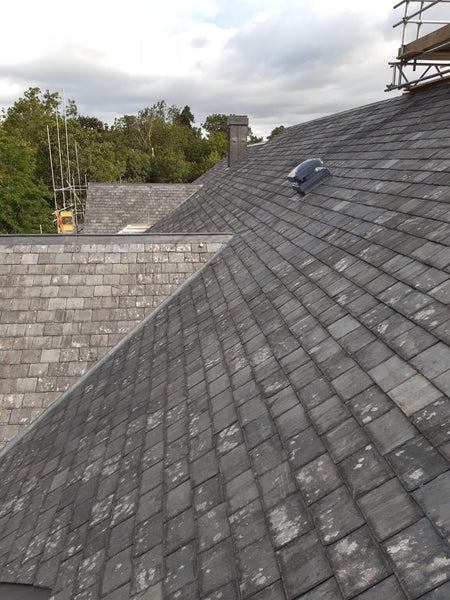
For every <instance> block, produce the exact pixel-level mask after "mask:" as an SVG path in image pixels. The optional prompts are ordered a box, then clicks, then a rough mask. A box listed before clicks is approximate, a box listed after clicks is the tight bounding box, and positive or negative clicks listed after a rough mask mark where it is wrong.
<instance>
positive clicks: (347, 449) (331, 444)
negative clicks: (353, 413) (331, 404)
mask: <svg viewBox="0 0 450 600" xmlns="http://www.w3.org/2000/svg"><path fill="white" fill-rule="evenodd" d="M323 439H324V441H325V443H326V445H327V448H328V451H329V452H330V454H331V457H332V459H333V460H334V462H335V463H339V462H341V460H343V459H344V458H347V457H348V456H350V455H351V454H353V453H354V452H356V450H359V449H360V448H362V447H363V446H367V444H368V443H369V441H370V440H369V438H368V437H367V435H366V433H365V432H364V430H363V429H362V428H361V427H360V426H359V425H358V423H357V422H356V420H355V419H353V418H349V419H347V420H346V421H344V422H343V423H341V424H340V425H338V426H337V427H335V428H334V429H332V430H331V431H328V433H326V434H325V435H324V436H323Z"/></svg>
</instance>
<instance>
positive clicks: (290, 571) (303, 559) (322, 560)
mask: <svg viewBox="0 0 450 600" xmlns="http://www.w3.org/2000/svg"><path fill="white" fill-rule="evenodd" d="M278 559H279V561H280V565H281V574H282V576H283V581H284V585H285V588H286V593H287V598H288V599H289V600H293V599H294V598H297V597H298V596H300V595H301V594H304V593H305V592H308V591H309V590H311V589H312V588H314V587H316V586H317V585H318V584H319V583H321V582H322V581H325V580H326V579H329V578H330V577H331V575H332V571H331V567H330V564H329V562H328V560H327V558H326V556H325V552H324V550H323V548H322V544H321V543H320V541H319V539H318V537H317V535H316V533H315V532H311V533H307V534H306V535H304V536H302V537H300V538H298V539H297V540H295V541H293V542H292V543H291V544H289V545H287V546H284V547H283V548H282V549H281V550H279V552H278Z"/></svg>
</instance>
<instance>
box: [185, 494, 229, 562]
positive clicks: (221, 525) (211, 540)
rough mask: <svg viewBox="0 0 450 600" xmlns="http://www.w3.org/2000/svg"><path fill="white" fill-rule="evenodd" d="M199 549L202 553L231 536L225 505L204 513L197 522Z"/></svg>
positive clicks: (191, 533) (192, 532)
mask: <svg viewBox="0 0 450 600" xmlns="http://www.w3.org/2000/svg"><path fill="white" fill-rule="evenodd" d="M193 525H194V523H193V522H192V531H190V532H189V533H190V535H191V537H194V535H193V534H194V528H193ZM197 530H198V540H199V542H198V543H199V549H200V551H201V552H203V551H204V550H207V549H208V548H210V547H211V546H214V545H215V544H217V543H218V542H220V541H222V540H223V539H225V538H227V537H229V536H230V530H229V525H228V515H227V511H226V506H225V504H219V505H217V506H215V507H214V508H213V509H211V510H209V511H208V512H206V513H204V514H203V515H202V516H201V517H200V518H199V519H198V521H197Z"/></svg>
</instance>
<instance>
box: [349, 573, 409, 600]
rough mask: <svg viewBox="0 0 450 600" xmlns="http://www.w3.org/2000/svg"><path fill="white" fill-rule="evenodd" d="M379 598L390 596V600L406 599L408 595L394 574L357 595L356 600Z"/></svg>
mask: <svg viewBox="0 0 450 600" xmlns="http://www.w3.org/2000/svg"><path fill="white" fill-rule="evenodd" d="M378 598H389V600H405V599H406V596H405V594H404V593H403V591H402V588H401V587H400V585H399V583H398V581H397V579H396V578H395V577H394V576H391V577H388V578H387V579H385V580H384V581H382V582H381V583H377V584H376V585H375V586H374V587H372V588H370V589H369V590H367V592H363V593H362V594H360V595H359V596H356V599H355V600H377V599H378Z"/></svg>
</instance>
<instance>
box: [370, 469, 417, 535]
mask: <svg viewBox="0 0 450 600" xmlns="http://www.w3.org/2000/svg"><path fill="white" fill-rule="evenodd" d="M358 504H359V506H360V507H361V510H362V512H363V514H364V517H365V518H366V519H367V522H368V524H369V525H370V526H371V528H372V530H373V531H374V532H375V535H376V536H377V539H378V540H384V539H386V538H388V537H391V536H392V535H394V534H395V533H397V532H399V531H401V530H402V529H405V528H406V527H408V526H409V525H411V524H412V523H414V522H416V521H417V520H419V519H420V517H421V516H422V515H421V513H420V511H419V510H418V508H417V506H416V505H415V504H414V502H413V501H412V500H411V498H410V497H409V495H408V494H407V493H406V492H405V490H404V489H403V487H402V486H401V485H400V483H399V482H398V481H397V479H392V480H391V481H387V482H386V483H383V485H380V487H378V488H376V489H374V490H372V491H371V492H369V493H368V494H366V495H365V496H361V498H359V500H358Z"/></svg>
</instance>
